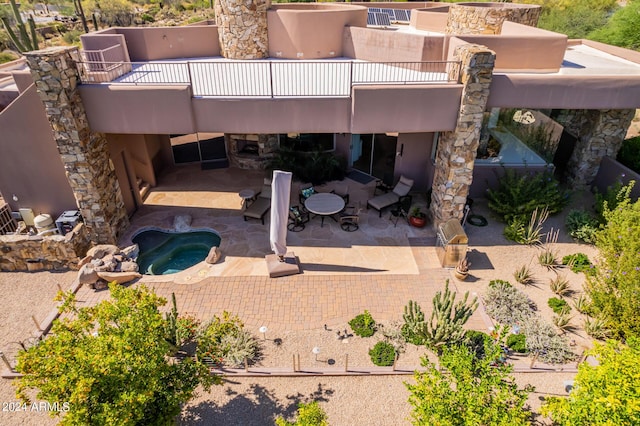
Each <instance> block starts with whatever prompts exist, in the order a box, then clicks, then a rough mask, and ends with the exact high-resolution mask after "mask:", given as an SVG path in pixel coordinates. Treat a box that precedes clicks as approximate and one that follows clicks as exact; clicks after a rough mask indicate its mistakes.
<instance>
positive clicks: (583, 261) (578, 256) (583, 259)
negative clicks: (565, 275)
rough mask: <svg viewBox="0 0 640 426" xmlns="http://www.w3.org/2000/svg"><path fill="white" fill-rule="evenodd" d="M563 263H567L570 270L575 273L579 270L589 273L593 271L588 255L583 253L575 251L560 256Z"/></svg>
mask: <svg viewBox="0 0 640 426" xmlns="http://www.w3.org/2000/svg"><path fill="white" fill-rule="evenodd" d="M562 264H563V265H569V267H570V268H571V270H572V271H573V272H575V273H576V274H577V273H579V272H584V273H585V274H587V275H589V274H591V273H593V272H595V269H594V268H593V265H592V264H591V261H590V260H589V257H588V256H587V255H586V254H584V253H575V254H569V255H566V256H565V257H563V258H562Z"/></svg>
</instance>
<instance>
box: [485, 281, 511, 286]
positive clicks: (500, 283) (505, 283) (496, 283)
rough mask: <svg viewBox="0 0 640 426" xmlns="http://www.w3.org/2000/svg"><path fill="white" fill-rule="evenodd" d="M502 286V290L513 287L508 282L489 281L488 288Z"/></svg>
mask: <svg viewBox="0 0 640 426" xmlns="http://www.w3.org/2000/svg"><path fill="white" fill-rule="evenodd" d="M496 286H502V288H508V287H513V286H512V285H511V283H510V282H509V281H505V280H491V281H489V287H496Z"/></svg>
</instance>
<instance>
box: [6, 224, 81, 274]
mask: <svg viewBox="0 0 640 426" xmlns="http://www.w3.org/2000/svg"><path fill="white" fill-rule="evenodd" d="M87 231H88V230H87V227H86V226H85V225H84V224H82V223H80V224H78V225H76V227H75V228H74V229H73V230H72V231H71V232H69V233H67V234H66V235H65V236H61V235H53V236H47V237H42V236H36V235H34V236H30V235H2V236H0V254H1V256H0V271H4V272H15V271H39V270H55V271H58V270H65V269H78V261H79V260H80V259H81V258H83V257H84V255H85V253H86V252H87V250H88V249H89V247H90V245H91V242H90V241H89V233H88V232H87Z"/></svg>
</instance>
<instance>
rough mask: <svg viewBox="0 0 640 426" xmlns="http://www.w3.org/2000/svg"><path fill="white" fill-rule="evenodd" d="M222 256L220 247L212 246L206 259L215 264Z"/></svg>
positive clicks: (207, 261)
mask: <svg viewBox="0 0 640 426" xmlns="http://www.w3.org/2000/svg"><path fill="white" fill-rule="evenodd" d="M221 256H222V252H220V249H219V248H218V247H211V250H209V254H208V255H207V258H206V259H205V260H204V261H205V262H206V263H209V264H211V265H213V264H214V263H218V260H220V257H221Z"/></svg>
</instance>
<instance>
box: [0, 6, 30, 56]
mask: <svg viewBox="0 0 640 426" xmlns="http://www.w3.org/2000/svg"><path fill="white" fill-rule="evenodd" d="M9 1H10V2H11V10H12V11H13V15H14V18H15V20H16V27H17V29H18V34H16V32H15V31H13V28H11V23H10V22H9V18H7V17H6V16H3V17H2V18H1V19H2V24H3V26H4V29H5V30H6V31H7V34H9V38H11V41H12V42H13V44H14V45H15V46H16V49H18V50H19V51H20V52H29V51H32V50H38V35H37V34H36V23H35V22H34V21H33V17H32V16H30V17H29V18H28V19H27V22H28V23H29V31H28V32H27V27H26V25H25V24H24V22H23V21H22V16H21V15H20V10H19V9H18V5H17V4H16V0H9Z"/></svg>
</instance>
